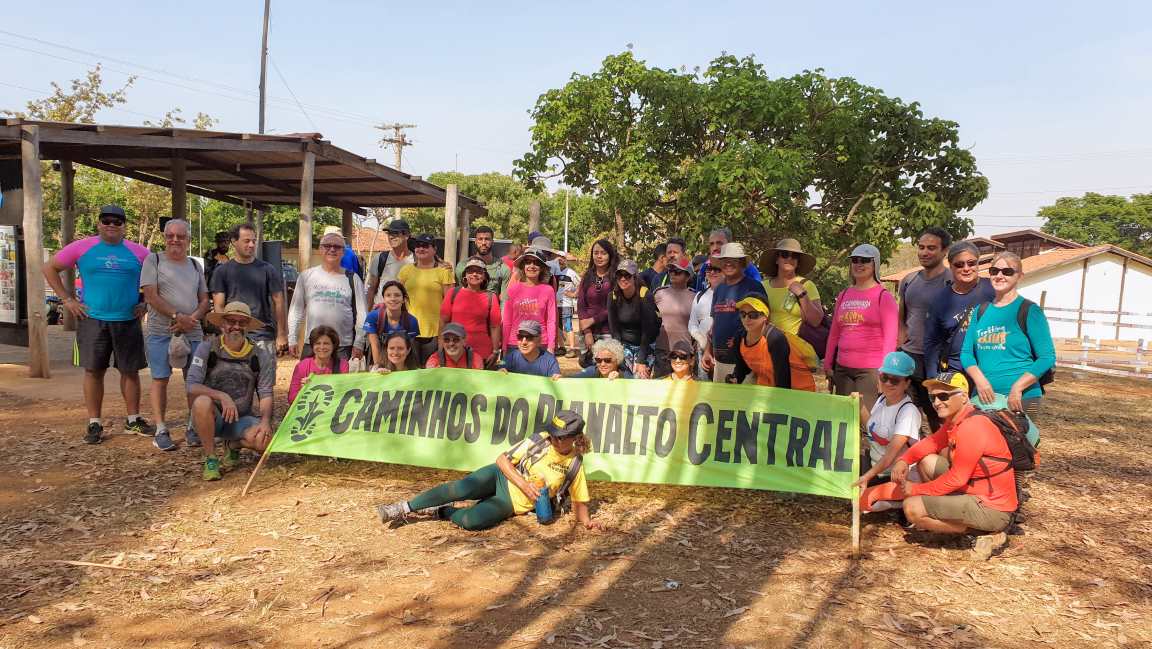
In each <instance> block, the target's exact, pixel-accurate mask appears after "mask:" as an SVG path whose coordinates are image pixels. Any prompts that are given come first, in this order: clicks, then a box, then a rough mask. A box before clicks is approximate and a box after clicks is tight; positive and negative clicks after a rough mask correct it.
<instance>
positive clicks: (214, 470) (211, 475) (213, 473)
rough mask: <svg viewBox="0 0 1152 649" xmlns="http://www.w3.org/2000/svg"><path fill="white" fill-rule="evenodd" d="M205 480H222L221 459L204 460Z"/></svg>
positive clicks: (209, 458) (208, 458) (210, 458)
mask: <svg viewBox="0 0 1152 649" xmlns="http://www.w3.org/2000/svg"><path fill="white" fill-rule="evenodd" d="M204 479H205V480H219V479H220V460H219V458H214V457H207V458H204Z"/></svg>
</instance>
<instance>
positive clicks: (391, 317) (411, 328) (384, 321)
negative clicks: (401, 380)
mask: <svg viewBox="0 0 1152 649" xmlns="http://www.w3.org/2000/svg"><path fill="white" fill-rule="evenodd" d="M394 331H402V332H405V333H407V334H408V336H409V337H410V338H415V337H416V336H419V335H420V323H419V322H417V320H416V316H414V315H412V314H411V313H408V289H406V288H404V285H403V284H401V283H400V282H397V281H396V280H391V281H388V282H385V283H384V287H383V288H382V289H381V302H380V304H379V305H377V306H376V308H375V309H372V312H371V313H369V314H368V316H367V317H365V318H364V333H366V334H368V345H369V347H370V348H371V349H372V362H373V363H374V364H376V365H382V364H383V362H384V347H383V346H382V345H381V344H380V341H381V340H382V339H384V338H385V337H387V336H388V334H391V333H392V332H394Z"/></svg>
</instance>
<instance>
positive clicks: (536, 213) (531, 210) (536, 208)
mask: <svg viewBox="0 0 1152 649" xmlns="http://www.w3.org/2000/svg"><path fill="white" fill-rule="evenodd" d="M539 231H540V201H532V204H531V205H529V206H528V232H530V233H531V232H539ZM528 243H532V242H531V241H529V242H528Z"/></svg>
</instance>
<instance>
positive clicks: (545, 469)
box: [508, 433, 589, 514]
mask: <svg viewBox="0 0 1152 649" xmlns="http://www.w3.org/2000/svg"><path fill="white" fill-rule="evenodd" d="M543 435H544V436H545V437H547V436H548V434H547V433H543ZM530 446H532V439H531V437H526V438H525V439H524V440H523V441H522V442H520V443H519V444H517V445H516V446H513V447H512V448H511V449H509V450H508V455H509V458H510V459H511V460H512V464H513V465H515V466H517V467H519V466H520V461H521V460H523V459H524V454H525V453H526V452H527V451H528V448H529V447H530ZM575 460H576V455H575V454H573V455H560V454H559V453H557V452H556V449H555V448H554V447H552V445H549V446H548V450H547V451H545V452H544V455H543V456H542V457H541V458H540V459H539V460H537V461H536V463H535V464H533V465H532V466H530V467H528V473H529V474H530V477H529V478H528V480H529V482H531V481H532V480H533V479H535V478H543V479H544V484H546V485H548V490H549V491H550V492H551V493H552V495H553V496H555V495H556V492H557V491H559V490H560V487H561V486H563V484H564V476H565V475H567V474H568V467H569V466H571V465H572V462H574V461H575ZM508 494H509V495H510V496H512V508H513V511H515V512H516V513H517V514H523V513H526V512H529V511H532V510H533V509H535V508H536V503H534V502H532V501H530V500H528V496H525V495H524V492H523V491H520V489H518V488H517V487H516V485H513V484H509V485H508ZM568 494H569V495H570V496H571V498H572V501H573V502H578V503H586V502H588V500H589V497H588V481H587V480H586V479H585V478H584V467H583V466H581V467H580V470H579V471H577V472H576V477H575V478H573V479H572V485H571V486H570V487H568Z"/></svg>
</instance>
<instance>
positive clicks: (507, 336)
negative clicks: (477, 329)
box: [500, 284, 520, 347]
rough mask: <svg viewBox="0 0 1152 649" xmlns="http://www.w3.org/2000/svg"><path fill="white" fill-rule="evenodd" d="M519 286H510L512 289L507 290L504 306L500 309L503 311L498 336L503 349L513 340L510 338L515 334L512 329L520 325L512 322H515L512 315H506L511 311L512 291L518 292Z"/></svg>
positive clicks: (513, 298) (513, 297) (514, 297)
mask: <svg viewBox="0 0 1152 649" xmlns="http://www.w3.org/2000/svg"><path fill="white" fill-rule="evenodd" d="M519 286H520V285H519V284H517V285H516V286H512V287H509V288H508V297H507V298H505V300H504V305H503V306H502V307H501V308H502V310H503V317H501V318H500V336H501V341H502V344H503V345H504V346H505V347H507V346H508V345H509V344H510V343H509V341H510V340H513V338H512V337H511V336H512V334H514V333H516V331H515V330H514V328H515V327H516V326H517V325H519V324H520V323H519V322H516V323H513V322H512V321H513V320H515V318H514V317H513V314H511V313H508V312H509V311H511V310H512V304H513V302H514V301H515V299H516V296H515V295H514V294H513V291H517V292H518V291H519V289H518V287H519Z"/></svg>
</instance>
